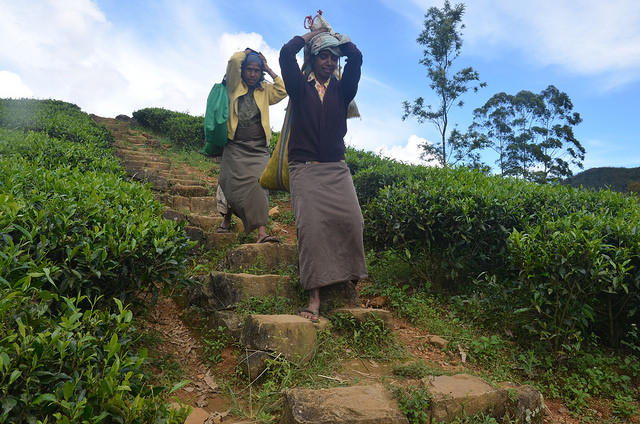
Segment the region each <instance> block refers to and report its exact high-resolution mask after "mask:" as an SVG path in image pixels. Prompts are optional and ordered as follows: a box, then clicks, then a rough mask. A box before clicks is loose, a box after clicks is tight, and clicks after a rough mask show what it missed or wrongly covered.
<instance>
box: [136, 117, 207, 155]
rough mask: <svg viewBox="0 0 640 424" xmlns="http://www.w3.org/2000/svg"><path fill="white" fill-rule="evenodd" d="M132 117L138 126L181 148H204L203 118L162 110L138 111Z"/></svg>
mask: <svg viewBox="0 0 640 424" xmlns="http://www.w3.org/2000/svg"><path fill="white" fill-rule="evenodd" d="M132 115H133V117H134V118H135V119H136V121H138V123H139V124H140V125H142V126H143V127H146V128H149V129H150V130H151V131H154V132H157V133H158V134H162V135H163V136H166V137H168V138H169V139H170V140H171V142H172V143H175V144H176V145H177V146H179V147H181V148H185V149H197V150H199V149H201V148H202V147H203V146H204V117H203V116H191V115H189V114H187V113H180V112H173V111H170V110H166V109H162V108H146V109H140V110H137V111H135V112H133V114H132Z"/></svg>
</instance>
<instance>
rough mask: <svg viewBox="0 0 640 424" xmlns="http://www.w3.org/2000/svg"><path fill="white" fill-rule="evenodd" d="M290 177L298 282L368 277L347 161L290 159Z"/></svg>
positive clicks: (317, 283)
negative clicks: (294, 220) (294, 221)
mask: <svg viewBox="0 0 640 424" xmlns="http://www.w3.org/2000/svg"><path fill="white" fill-rule="evenodd" d="M289 182H290V188H291V201H292V203H293V213H294V215H295V219H296V230H297V234H298V259H299V264H300V284H301V285H302V287H303V288H304V289H305V290H311V289H315V288H319V287H324V286H328V285H331V284H335V283H340V282H344V281H354V280H360V279H362V278H366V277H367V267H366V264H365V259H364V246H363V241H362V234H363V230H364V221H363V219H362V212H361V211H360V205H359V204H358V197H357V196H356V191H355V188H354V187H353V179H352V178H351V173H350V172H349V168H348V167H347V164H346V163H344V162H328V163H309V164H304V163H299V162H291V163H289Z"/></svg>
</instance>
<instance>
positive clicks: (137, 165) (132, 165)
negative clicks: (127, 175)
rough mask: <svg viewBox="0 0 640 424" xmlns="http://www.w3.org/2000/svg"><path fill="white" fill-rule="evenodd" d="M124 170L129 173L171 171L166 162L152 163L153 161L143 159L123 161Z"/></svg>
mask: <svg viewBox="0 0 640 424" xmlns="http://www.w3.org/2000/svg"><path fill="white" fill-rule="evenodd" d="M123 162H124V168H125V169H126V170H127V171H129V170H132V171H138V170H143V169H157V170H163V171H168V170H170V169H171V163H167V162H154V161H153V160H149V159H143V160H135V159H134V160H129V159H125V160H124V161H123Z"/></svg>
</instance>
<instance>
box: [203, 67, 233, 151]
mask: <svg viewBox="0 0 640 424" xmlns="http://www.w3.org/2000/svg"><path fill="white" fill-rule="evenodd" d="M227 119H229V95H228V94H227V82H226V78H225V79H223V80H222V82H221V83H216V84H214V85H213V88H211V91H210V92H209V96H208V97H207V109H206V111H205V114H204V147H203V148H202V150H201V151H200V153H202V154H204V155H207V156H219V155H220V154H221V152H222V147H224V146H225V145H226V144H227V141H228V140H227Z"/></svg>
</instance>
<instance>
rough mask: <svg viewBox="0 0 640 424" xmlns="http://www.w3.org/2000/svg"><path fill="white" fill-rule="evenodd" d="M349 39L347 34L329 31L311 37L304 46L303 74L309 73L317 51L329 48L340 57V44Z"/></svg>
mask: <svg viewBox="0 0 640 424" xmlns="http://www.w3.org/2000/svg"><path fill="white" fill-rule="evenodd" d="M349 41H351V39H350V38H349V37H348V36H346V35H342V34H337V33H331V32H321V33H320V34H318V35H316V36H315V37H313V38H312V39H311V40H309V42H308V43H307V44H306V45H305V46H304V58H305V66H304V72H305V74H306V75H309V73H311V70H312V68H313V59H314V57H315V56H316V55H317V54H318V53H320V52H321V51H322V50H329V51H330V52H331V53H332V54H334V55H336V56H338V57H340V56H342V50H340V46H341V45H342V44H345V43H348V42H349Z"/></svg>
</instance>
